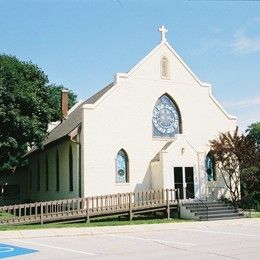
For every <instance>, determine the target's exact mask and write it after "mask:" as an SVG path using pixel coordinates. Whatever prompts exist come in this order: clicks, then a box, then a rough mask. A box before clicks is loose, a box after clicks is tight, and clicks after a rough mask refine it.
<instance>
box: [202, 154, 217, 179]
mask: <svg viewBox="0 0 260 260" xmlns="http://www.w3.org/2000/svg"><path fill="white" fill-rule="evenodd" d="M205 168H206V172H207V179H208V181H216V180H217V175H216V163H215V159H214V155H213V153H212V152H209V153H208V154H207V156H206V165H205Z"/></svg>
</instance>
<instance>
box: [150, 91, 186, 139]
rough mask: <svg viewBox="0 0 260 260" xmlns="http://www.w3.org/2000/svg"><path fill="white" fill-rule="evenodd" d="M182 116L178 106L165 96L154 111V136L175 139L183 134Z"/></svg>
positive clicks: (157, 103)
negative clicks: (177, 135)
mask: <svg viewBox="0 0 260 260" xmlns="http://www.w3.org/2000/svg"><path fill="white" fill-rule="evenodd" d="M181 131H182V130H181V116H180V112H179V109H178V107H177V105H176V104H175V103H174V102H173V100H172V99H171V98H170V97H169V96H168V95H167V94H164V95H163V96H161V97H160V98H159V99H158V101H157V102H156V104H155V107H154V109H153V136H154V137H174V136H175V134H178V133H181Z"/></svg>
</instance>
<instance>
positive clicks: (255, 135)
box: [241, 122, 260, 207]
mask: <svg viewBox="0 0 260 260" xmlns="http://www.w3.org/2000/svg"><path fill="white" fill-rule="evenodd" d="M246 132H247V133H248V135H247V137H248V138H250V139H251V140H253V142H255V144H256V160H255V163H254V164H252V165H248V166H247V167H245V168H244V169H243V170H242V172H241V192H242V203H243V204H244V205H245V206H247V207H251V206H256V205H258V204H260V122H256V123H253V124H251V125H250V126H249V127H248V129H247V130H246Z"/></svg>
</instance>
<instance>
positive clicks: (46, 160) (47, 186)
mask: <svg viewBox="0 0 260 260" xmlns="http://www.w3.org/2000/svg"><path fill="white" fill-rule="evenodd" d="M45 190H46V191H48V190H49V160H48V155H46V157H45Z"/></svg>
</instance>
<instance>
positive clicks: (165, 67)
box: [161, 56, 170, 79]
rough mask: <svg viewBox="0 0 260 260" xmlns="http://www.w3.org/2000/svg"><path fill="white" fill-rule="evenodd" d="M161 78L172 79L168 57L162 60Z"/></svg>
mask: <svg viewBox="0 0 260 260" xmlns="http://www.w3.org/2000/svg"><path fill="white" fill-rule="evenodd" d="M161 78H162V79H170V62H169V60H168V58H167V57H166V56H164V57H162V59H161Z"/></svg>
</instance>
